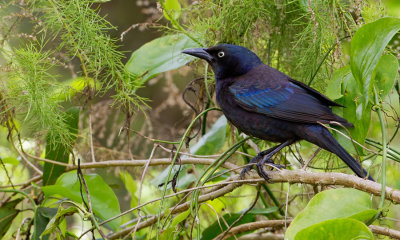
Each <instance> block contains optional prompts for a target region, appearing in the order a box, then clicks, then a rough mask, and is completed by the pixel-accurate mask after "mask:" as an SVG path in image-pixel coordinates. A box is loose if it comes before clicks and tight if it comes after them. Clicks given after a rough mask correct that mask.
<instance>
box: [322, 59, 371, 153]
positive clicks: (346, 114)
mask: <svg viewBox="0 0 400 240" xmlns="http://www.w3.org/2000/svg"><path fill="white" fill-rule="evenodd" d="M335 75H336V76H335ZM334 76H335V79H334V80H333V82H334V83H332V82H330V83H329V85H330V90H329V91H330V92H331V93H330V94H331V95H330V96H334V95H335V93H333V91H334V90H333V88H334V85H335V84H337V85H336V86H337V87H336V88H337V89H338V90H337V91H339V90H340V95H341V96H342V97H341V98H339V99H337V100H336V102H338V103H339V104H342V105H343V106H345V107H344V108H340V107H336V108H333V112H334V113H336V114H338V115H340V116H342V117H343V118H345V119H347V121H349V122H351V123H353V124H354V126H355V127H354V128H349V129H348V131H349V132H350V135H351V138H352V139H353V140H355V141H357V142H359V143H360V144H364V142H365V139H366V137H367V134H368V130H369V126H370V121H371V108H370V106H368V107H367V108H366V109H362V105H360V101H359V100H358V99H359V96H360V95H361V93H360V91H359V89H358V87H357V83H356V80H355V79H354V77H353V75H352V73H351V71H350V67H349V66H346V67H344V68H341V69H339V70H337V71H336V72H335V73H334ZM338 79H340V80H338ZM336 96H339V94H336ZM341 130H342V129H341ZM345 133H346V134H347V132H346V131H345ZM333 134H334V135H335V137H336V139H337V140H338V141H339V143H340V145H342V146H343V147H344V148H345V149H346V150H347V151H348V152H350V153H353V154H360V155H363V149H362V148H361V147H359V146H356V147H357V150H356V149H355V148H354V144H353V143H352V142H351V141H350V140H349V139H347V138H346V137H344V136H342V135H341V134H338V133H336V132H333Z"/></svg>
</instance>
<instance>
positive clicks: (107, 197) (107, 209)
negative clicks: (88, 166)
mask: <svg viewBox="0 0 400 240" xmlns="http://www.w3.org/2000/svg"><path fill="white" fill-rule="evenodd" d="M84 176H85V180H86V184H87V187H88V189H89V194H90V199H91V201H92V208H93V212H94V213H95V214H96V215H97V216H99V217H100V218H101V219H102V220H106V219H109V218H111V217H114V216H115V215H118V214H120V213H121V211H120V208H119V202H118V199H117V197H116V196H115V193H114V192H113V190H112V189H111V188H110V187H109V186H108V185H107V184H106V183H105V182H104V180H103V178H101V177H100V176H99V175H97V174H90V175H84ZM79 187H80V185H79V180H78V178H77V174H76V171H72V172H67V173H64V174H62V175H61V176H60V177H59V178H58V179H57V181H56V183H55V184H54V185H49V186H44V187H42V188H41V189H42V191H43V193H44V194H45V195H46V197H49V196H52V195H60V196H62V197H66V198H69V199H71V200H72V201H75V202H78V203H82V198H81V194H80V190H79ZM82 189H83V190H82V191H83V196H84V198H85V201H86V202H87V197H86V193H85V190H84V188H83V187H82ZM120 223H121V219H120V218H117V219H115V220H113V221H111V222H109V223H108V225H109V226H110V227H111V229H113V230H114V231H116V230H117V229H118V227H119V225H120Z"/></svg>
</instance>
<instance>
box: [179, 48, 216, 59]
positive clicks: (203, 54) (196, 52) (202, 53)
mask: <svg viewBox="0 0 400 240" xmlns="http://www.w3.org/2000/svg"><path fill="white" fill-rule="evenodd" d="M182 53H184V54H188V55H192V56H195V57H198V58H201V59H204V60H206V61H207V62H211V61H212V60H213V57H212V56H211V55H210V54H209V53H208V52H207V51H206V48H190V49H185V50H183V51H182Z"/></svg>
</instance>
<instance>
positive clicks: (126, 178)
mask: <svg viewBox="0 0 400 240" xmlns="http://www.w3.org/2000/svg"><path fill="white" fill-rule="evenodd" d="M119 176H120V177H121V180H122V182H124V185H125V188H126V190H128V192H129V193H130V195H131V207H132V208H133V207H136V206H137V205H138V201H139V199H138V197H137V195H136V194H137V188H138V187H137V184H136V182H135V180H133V178H132V176H131V175H130V174H129V173H128V172H127V171H120V172H119Z"/></svg>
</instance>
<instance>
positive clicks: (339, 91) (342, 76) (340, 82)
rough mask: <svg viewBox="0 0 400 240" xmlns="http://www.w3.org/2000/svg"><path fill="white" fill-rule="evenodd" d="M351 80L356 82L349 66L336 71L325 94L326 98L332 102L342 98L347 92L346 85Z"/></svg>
mask: <svg viewBox="0 0 400 240" xmlns="http://www.w3.org/2000/svg"><path fill="white" fill-rule="evenodd" d="M350 78H352V79H353V80H354V78H353V76H352V75H351V72H350V67H349V66H346V67H343V68H341V69H338V70H336V71H335V72H334V73H333V75H332V78H331V79H330V80H329V82H328V86H327V88H326V92H325V94H326V96H327V97H328V98H330V99H332V100H336V99H339V98H341V97H342V96H343V92H344V90H345V84H346V83H347V82H348V81H349V80H350Z"/></svg>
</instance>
